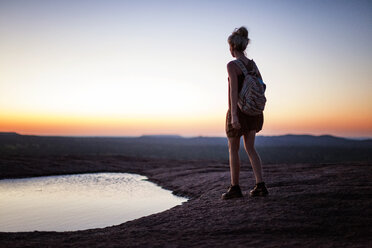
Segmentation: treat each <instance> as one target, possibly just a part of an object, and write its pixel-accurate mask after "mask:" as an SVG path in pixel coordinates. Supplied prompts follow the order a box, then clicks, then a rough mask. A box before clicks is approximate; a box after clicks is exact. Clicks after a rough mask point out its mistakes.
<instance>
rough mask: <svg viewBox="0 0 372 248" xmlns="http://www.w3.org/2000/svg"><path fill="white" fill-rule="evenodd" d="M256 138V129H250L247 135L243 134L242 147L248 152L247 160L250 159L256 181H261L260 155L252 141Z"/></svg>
mask: <svg viewBox="0 0 372 248" xmlns="http://www.w3.org/2000/svg"><path fill="white" fill-rule="evenodd" d="M255 138H256V131H255V130H252V131H250V132H249V133H248V134H247V135H244V147H245V151H246V152H247V154H248V157H249V161H251V165H252V169H253V172H254V176H255V178H256V183H260V182H262V162H261V158H260V155H259V154H258V153H257V151H256V149H255V148H254V141H255Z"/></svg>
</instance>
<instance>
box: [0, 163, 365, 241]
mask: <svg viewBox="0 0 372 248" xmlns="http://www.w3.org/2000/svg"><path fill="white" fill-rule="evenodd" d="M104 171H110V172H134V173H140V174H142V175H145V176H148V177H149V179H150V180H151V181H153V182H157V183H158V184H159V185H161V186H163V187H164V188H167V189H170V190H173V191H174V192H175V193H176V194H178V195H182V196H187V197H189V198H190V200H189V201H188V202H187V203H184V204H183V205H180V206H176V207H174V208H172V209H169V210H167V211H165V212H162V213H158V214H153V215H150V216H147V217H143V218H140V219H137V220H133V221H129V222H126V223H123V224H121V225H118V226H112V227H107V228H102V229H91V230H86V231H78V232H26V233H0V247H371V245H372V231H371V228H370V227H371V226H372V210H371V206H372V170H371V164H368V163H365V164H363V163H358V164H272V165H265V167H264V172H265V178H266V182H267V185H268V188H269V191H270V195H269V196H268V197H266V198H251V197H249V196H248V194H247V193H248V191H249V190H250V188H251V187H252V186H253V184H254V181H253V175H252V171H251V169H250V167H249V165H247V164H243V171H242V174H241V187H242V189H243V191H244V193H245V197H244V198H242V199H236V200H228V201H223V200H221V199H220V196H221V194H222V193H223V192H225V190H226V189H227V187H228V185H229V169H228V164H227V163H223V162H216V161H182V162H181V161H175V160H146V159H134V158H128V157H123V156H112V157H107V156H105V157H92V156H90V157H79V156H60V157H17V158H15V157H0V178H19V177H29V176H42V175H57V174H70V173H84V172H104Z"/></svg>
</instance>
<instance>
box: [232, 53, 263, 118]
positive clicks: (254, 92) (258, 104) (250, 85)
mask: <svg viewBox="0 0 372 248" xmlns="http://www.w3.org/2000/svg"><path fill="white" fill-rule="evenodd" d="M234 62H235V63H236V64H237V65H238V66H239V68H240V69H241V70H242V72H243V73H244V82H243V86H242V89H241V90H240V93H239V99H238V106H239V108H240V110H241V111H242V112H243V113H244V114H246V115H259V114H261V113H262V112H263V110H264V108H265V104H266V97H265V90H266V85H265V83H264V82H263V81H262V79H261V77H260V76H259V75H260V73H259V70H258V68H257V66H256V63H254V62H253V64H254V66H253V70H252V71H250V72H248V71H247V68H246V67H245V66H244V64H243V62H242V61H240V60H238V59H237V60H234Z"/></svg>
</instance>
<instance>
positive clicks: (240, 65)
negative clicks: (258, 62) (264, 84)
mask: <svg viewBox="0 0 372 248" xmlns="http://www.w3.org/2000/svg"><path fill="white" fill-rule="evenodd" d="M234 62H235V64H237V65H238V66H239V68H240V70H242V72H243V74H244V76H245V77H246V76H248V70H247V68H246V67H245V65H244V64H243V62H241V61H240V60H239V59H236V60H234Z"/></svg>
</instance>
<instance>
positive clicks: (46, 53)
mask: <svg viewBox="0 0 372 248" xmlns="http://www.w3.org/2000/svg"><path fill="white" fill-rule="evenodd" d="M371 13H372V3H371V1H302V0H299V1H109V0H105V1H103V0H102V1H88V0H86V1H82V0H71V1H67V0H66V1H33V0H29V1H26V0H25V1H18V0H15V1H12V0H8V1H2V0H0V131H1V132H9V131H13V132H18V133H21V134H37V135H79V136H85V135H93V136H138V135H142V134H180V135H183V136H197V135H203V136H225V131H224V126H225V116H226V111H227V107H228V105H227V104H228V102H227V101H228V100H227V99H228V98H227V97H228V95H227V89H228V82H227V70H226V64H227V63H228V62H229V61H230V60H232V59H233V58H232V57H231V55H230V52H229V46H228V43H227V37H228V36H229V35H230V34H231V32H232V31H233V30H234V28H237V27H240V26H246V27H247V28H248V31H249V37H250V39H251V44H250V45H249V46H248V49H247V56H248V57H249V58H253V59H254V60H255V61H256V63H257V65H258V67H259V68H260V71H261V73H262V75H263V79H264V81H265V83H266V84H267V91H266V97H267V99H268V102H267V106H266V109H265V112H264V115H265V122H264V127H263V130H262V131H261V132H260V133H259V134H260V135H281V134H288V133H292V134H314V135H320V134H332V135H337V136H345V137H372V82H371V81H372V80H371V78H372V47H371V44H372V14H371Z"/></svg>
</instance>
